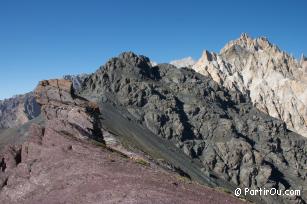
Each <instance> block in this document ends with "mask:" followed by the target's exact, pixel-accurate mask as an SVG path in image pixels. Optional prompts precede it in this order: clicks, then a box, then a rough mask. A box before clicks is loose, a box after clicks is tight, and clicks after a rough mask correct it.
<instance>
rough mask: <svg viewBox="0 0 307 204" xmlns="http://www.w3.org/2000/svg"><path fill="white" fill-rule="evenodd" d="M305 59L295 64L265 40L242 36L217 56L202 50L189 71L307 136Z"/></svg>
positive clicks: (290, 58) (306, 74)
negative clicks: (235, 92) (246, 99)
mask: <svg viewBox="0 0 307 204" xmlns="http://www.w3.org/2000/svg"><path fill="white" fill-rule="evenodd" d="M306 65H307V63H306V59H305V58H304V57H302V59H301V61H300V62H298V61H297V60H296V59H294V58H293V57H292V56H290V55H288V54H287V53H285V52H283V51H281V50H280V49H279V48H278V47H277V46H276V45H274V44H272V43H270V42H269V40H268V39H267V38H265V37H259V38H255V39H253V38H251V37H250V36H248V35H247V34H242V35H241V36H240V38H239V39H237V40H233V41H230V42H229V43H227V44H226V46H225V47H224V48H222V49H221V52H220V53H214V52H208V51H205V52H204V54H203V55H202V57H201V58H200V59H199V60H198V62H197V63H196V64H195V65H194V66H193V69H194V70H195V71H197V72H199V73H201V74H203V75H206V76H210V77H211V78H212V79H213V80H214V81H216V82H218V83H219V84H221V85H223V86H224V87H226V88H228V89H230V90H239V91H241V92H242V93H243V94H245V95H247V96H248V97H250V98H251V100H252V103H253V104H254V105H255V106H256V107H257V108H258V109H259V110H261V111H263V112H265V113H267V114H269V115H271V116H273V117H275V118H279V119H281V120H283V121H285V122H286V124H287V127H288V128H289V129H291V130H293V131H295V132H297V133H299V134H301V135H303V136H307V69H306Z"/></svg>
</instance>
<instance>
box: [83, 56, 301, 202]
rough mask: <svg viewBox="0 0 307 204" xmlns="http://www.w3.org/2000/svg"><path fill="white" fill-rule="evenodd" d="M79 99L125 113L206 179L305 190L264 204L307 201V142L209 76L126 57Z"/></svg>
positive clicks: (116, 60) (102, 72) (110, 64)
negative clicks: (177, 151)
mask: <svg viewBox="0 0 307 204" xmlns="http://www.w3.org/2000/svg"><path fill="white" fill-rule="evenodd" d="M80 94H81V95H82V96H83V97H85V98H88V99H89V100H94V101H96V102H97V103H99V104H100V105H103V104H106V103H111V104H113V106H115V107H120V108H122V109H124V110H126V111H127V112H129V113H130V115H129V118H127V119H128V120H133V121H136V122H137V123H139V124H141V125H142V126H143V127H144V128H147V129H148V130H150V131H151V132H152V133H154V134H155V135H156V136H159V137H160V138H164V139H165V141H171V142H172V143H173V144H174V145H176V146H177V147H178V148H180V149H181V150H182V151H183V152H184V153H185V154H187V155H189V156H190V157H191V158H194V159H195V160H200V161H201V162H202V171H203V174H204V175H207V176H209V177H210V176H211V177H218V178H221V179H223V180H224V181H225V183H230V184H232V185H234V186H236V185H237V186H241V187H250V188H254V189H255V188H259V187H266V188H270V187H275V188H277V189H301V190H302V196H301V197H275V198H272V197H270V196H264V197H262V199H263V200H264V201H265V202H267V203H270V202H273V200H275V201H277V200H279V202H281V203H304V202H305V201H306V200H307V197H306V189H307V182H306V179H307V145H306V139H305V138H302V137H301V136H300V135H298V134H295V133H293V132H291V131H289V130H287V129H286V126H285V123H284V122H282V121H280V120H277V119H274V118H272V117H269V116H268V115H266V114H264V113H262V112H260V111H259V110H257V109H256V108H254V107H253V105H252V104H251V102H250V101H248V99H246V98H245V97H244V96H243V95H242V94H241V93H240V92H235V91H228V90H226V89H224V88H222V87H221V86H219V85H218V84H217V83H215V82H214V81H213V80H212V79H210V78H208V77H205V76H202V75H200V74H198V73H195V72H194V71H193V70H190V69H177V68H176V67H174V66H172V65H168V64H160V65H157V66H154V67H152V66H151V64H150V62H149V59H148V58H146V57H143V56H137V55H135V54H133V53H130V52H129V53H123V54H121V55H120V56H119V57H117V58H113V59H111V60H110V61H109V62H107V63H106V64H105V65H104V66H102V67H101V68H100V69H99V70H97V72H96V73H94V74H92V75H91V76H90V77H89V78H88V79H86V81H85V83H84V86H83V88H82V90H81V92H80ZM123 117H126V116H123ZM304 200H305V201H304Z"/></svg>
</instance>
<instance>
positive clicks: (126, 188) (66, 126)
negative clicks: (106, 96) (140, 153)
mask: <svg viewBox="0 0 307 204" xmlns="http://www.w3.org/2000/svg"><path fill="white" fill-rule="evenodd" d="M35 95H36V99H37V102H38V103H39V104H40V105H41V106H42V112H43V113H44V120H45V123H44V124H37V123H33V122H32V124H31V125H30V126H29V127H28V128H26V130H25V132H24V134H26V133H27V134H28V135H29V137H28V138H27V139H26V141H24V142H23V143H22V144H19V145H8V146H6V147H5V148H4V149H2V150H1V151H0V155H1V158H2V160H1V163H0V167H1V170H0V201H1V203H11V204H15V203H16V204H17V203H25V204H26V203H29V204H30V203H31V204H36V203H102V202H103V203H118V202H120V203H169V204H171V203H192V204H198V203H208V204H209V203H231V204H232V203H233V204H235V203H238V204H239V203H244V202H243V201H240V200H239V199H236V198H234V197H231V196H229V195H227V194H225V193H222V192H218V191H215V190H213V189H210V188H206V187H204V186H200V185H199V184H196V183H193V182H191V181H189V180H187V179H184V178H183V177H178V176H176V175H174V173H172V172H170V171H166V170H165V169H163V168H161V167H159V166H157V165H155V164H154V163H153V162H151V161H150V160H148V159H147V158H129V157H128V156H127V155H125V154H123V153H120V152H117V151H115V150H113V149H110V148H108V147H107V146H106V145H105V141H104V139H105V137H106V136H108V135H112V133H111V132H109V131H108V130H106V129H104V128H103V127H102V126H101V122H100V116H101V113H100V110H99V107H98V106H97V105H96V104H95V103H93V102H90V101H87V100H86V99H84V98H82V97H79V96H77V95H75V94H74V91H73V88H72V82H71V81H67V80H48V81H42V82H40V84H39V85H38V87H37V88H36V90H35ZM93 139H94V140H93Z"/></svg>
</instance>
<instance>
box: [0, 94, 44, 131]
mask: <svg viewBox="0 0 307 204" xmlns="http://www.w3.org/2000/svg"><path fill="white" fill-rule="evenodd" d="M39 114H40V106H39V105H38V104H37V103H36V101H35V97H34V95H33V93H28V94H24V95H19V96H15V97H13V98H10V99H5V100H3V101H0V129H1V128H2V129H3V128H10V127H14V126H18V125H20V124H24V123H26V122H27V121H29V120H31V119H33V118H35V117H37V116H38V115H39Z"/></svg>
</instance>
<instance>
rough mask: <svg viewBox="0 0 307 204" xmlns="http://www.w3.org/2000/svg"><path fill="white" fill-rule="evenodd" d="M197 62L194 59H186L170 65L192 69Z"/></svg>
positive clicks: (172, 62)
mask: <svg viewBox="0 0 307 204" xmlns="http://www.w3.org/2000/svg"><path fill="white" fill-rule="evenodd" d="M195 63H196V61H195V60H194V59H193V58H192V57H185V58H182V59H179V60H173V61H170V64H172V65H174V66H176V67H178V68H181V67H192V66H193V65H194V64H195Z"/></svg>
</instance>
